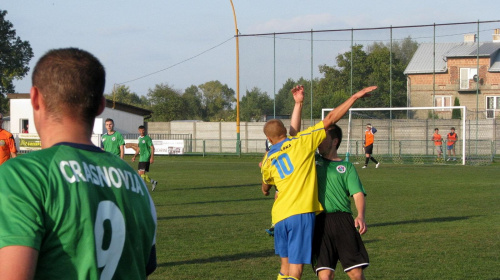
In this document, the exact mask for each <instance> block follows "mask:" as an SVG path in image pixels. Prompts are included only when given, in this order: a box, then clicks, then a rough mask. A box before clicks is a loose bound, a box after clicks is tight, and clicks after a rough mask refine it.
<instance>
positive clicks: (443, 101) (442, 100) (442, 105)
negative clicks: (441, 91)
mask: <svg viewBox="0 0 500 280" xmlns="http://www.w3.org/2000/svg"><path fill="white" fill-rule="evenodd" d="M434 101H435V102H434V104H435V107H438V109H436V111H438V112H443V111H451V109H450V108H449V107H451V96H436V98H435V99H434ZM446 107H448V108H446Z"/></svg>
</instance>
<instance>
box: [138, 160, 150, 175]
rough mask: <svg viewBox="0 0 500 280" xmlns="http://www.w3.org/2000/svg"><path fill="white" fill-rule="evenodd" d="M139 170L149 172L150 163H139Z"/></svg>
mask: <svg viewBox="0 0 500 280" xmlns="http://www.w3.org/2000/svg"><path fill="white" fill-rule="evenodd" d="M137 170H139V171H141V170H144V171H146V172H149V161H139V164H138V165H137Z"/></svg>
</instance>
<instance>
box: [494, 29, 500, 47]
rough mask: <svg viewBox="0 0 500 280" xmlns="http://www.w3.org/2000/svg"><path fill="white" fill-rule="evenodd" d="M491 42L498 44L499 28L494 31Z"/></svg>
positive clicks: (499, 38)
mask: <svg viewBox="0 0 500 280" xmlns="http://www.w3.org/2000/svg"><path fill="white" fill-rule="evenodd" d="M493 42H494V43H500V28H497V29H495V32H494V33H493Z"/></svg>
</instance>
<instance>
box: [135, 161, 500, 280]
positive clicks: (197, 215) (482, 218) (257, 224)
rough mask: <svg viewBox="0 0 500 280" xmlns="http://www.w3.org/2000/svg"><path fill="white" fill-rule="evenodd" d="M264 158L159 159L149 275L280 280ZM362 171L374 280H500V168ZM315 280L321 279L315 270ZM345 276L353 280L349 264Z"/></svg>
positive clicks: (391, 167) (307, 272) (414, 167)
mask: <svg viewBox="0 0 500 280" xmlns="http://www.w3.org/2000/svg"><path fill="white" fill-rule="evenodd" d="M260 159H261V157H242V158H237V157H215V156H211V157H205V158H203V157H194V156H175V157H172V156H171V157H156V158H155V160H156V162H155V163H154V164H153V165H152V166H151V172H150V175H151V177H152V178H154V179H156V180H158V181H159V182H160V183H159V184H158V187H157V189H156V191H155V192H153V193H152V196H153V199H154V201H155V204H156V207H157V213H158V234H157V250H158V269H157V270H156V271H155V272H154V273H153V275H152V276H151V277H150V278H149V279H176V280H180V279H236V278H237V279H276V275H277V273H278V270H279V258H278V257H277V256H275V255H274V250H273V239H272V238H271V237H269V236H268V235H267V234H265V232H264V229H265V228H267V227H269V226H270V222H271V214H270V211H271V207H272V203H273V199H272V197H264V196H263V195H262V193H261V191H260V170H259V168H258V165H257V163H258V162H259V161H260ZM127 160H128V161H129V162H130V158H128V159H127ZM131 164H132V163H131ZM132 165H133V166H135V165H136V164H135V163H134V164H132ZM357 168H358V172H359V174H360V177H361V180H362V182H363V184H364V186H365V189H366V191H367V193H368V196H367V213H366V221H367V224H368V232H367V233H366V234H365V235H363V240H364V242H365V245H366V247H367V250H368V254H369V256H370V267H368V268H367V269H366V270H365V275H366V277H367V279H500V266H499V263H500V259H499V257H500V211H499V210H500V180H499V179H500V175H499V174H500V172H499V171H500V165H499V164H498V163H497V164H493V165H488V166H460V165H389V164H382V165H381V167H380V168H379V169H375V168H374V165H373V164H370V166H369V168H368V169H361V165H357ZM307 279H317V278H316V277H315V275H314V274H313V272H312V270H311V268H310V266H306V267H305V269H304V274H303V277H302V280H307ZM336 279H348V277H347V276H346V275H345V273H343V272H342V269H341V266H340V264H339V265H338V266H337V277H336Z"/></svg>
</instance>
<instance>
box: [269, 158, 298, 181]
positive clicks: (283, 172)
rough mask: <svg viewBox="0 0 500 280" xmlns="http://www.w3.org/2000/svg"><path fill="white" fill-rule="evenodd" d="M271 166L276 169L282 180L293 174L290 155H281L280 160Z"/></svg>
mask: <svg viewBox="0 0 500 280" xmlns="http://www.w3.org/2000/svg"><path fill="white" fill-rule="evenodd" d="M271 164H272V165H273V166H275V167H276V169H277V170H278V173H279V174H280V178H281V179H284V178H285V177H286V176H288V175H290V174H292V172H293V164H292V161H291V160H290V157H289V156H288V154H281V155H279V156H278V158H276V159H273V161H272V162H271Z"/></svg>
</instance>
